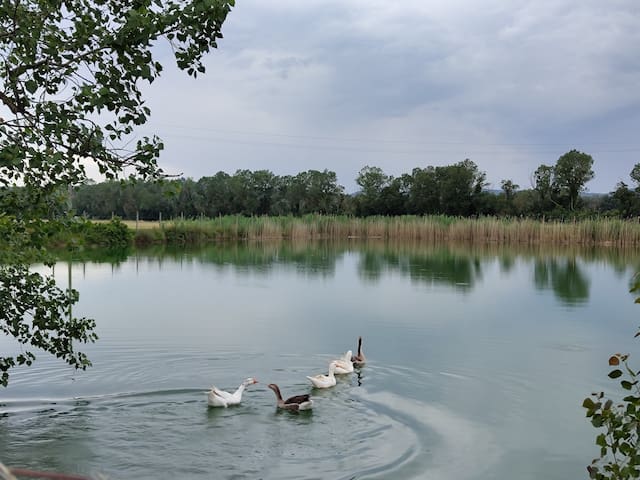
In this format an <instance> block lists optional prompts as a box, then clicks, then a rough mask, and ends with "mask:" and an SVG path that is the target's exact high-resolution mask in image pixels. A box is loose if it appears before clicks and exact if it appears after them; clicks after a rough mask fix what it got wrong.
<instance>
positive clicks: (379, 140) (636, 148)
mask: <svg viewBox="0 0 640 480" xmlns="http://www.w3.org/2000/svg"><path fill="white" fill-rule="evenodd" d="M154 124H155V125H159V126H165V127H169V128H178V129H183V130H190V131H192V130H199V131H205V132H213V133H218V134H229V135H256V136H265V137H276V138H292V139H304V140H322V141H326V140H328V141H334V142H356V143H357V142H360V143H388V144H402V145H452V146H485V147H518V146H520V147H522V146H531V147H536V146H538V147H552V146H558V147H561V146H567V145H571V144H583V145H633V148H632V149H631V150H630V151H640V146H636V145H635V144H631V143H629V142H586V143H585V142H468V141H459V140H457V141H417V140H411V139H383V138H348V137H332V136H318V135H293V134H285V133H273V132H256V131H248V130H224V129H218V128H211V127H194V126H185V125H177V124H170V123H154ZM175 135H176V136H178V135H180V134H175ZM197 138H203V137H201V136H197ZM204 138H207V137H204ZM625 151H626V150H625Z"/></svg>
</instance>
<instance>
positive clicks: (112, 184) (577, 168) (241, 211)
mask: <svg viewBox="0 0 640 480" xmlns="http://www.w3.org/2000/svg"><path fill="white" fill-rule="evenodd" d="M592 167H593V158H592V157H591V156H590V155H588V154H586V153H582V152H579V151H577V150H571V151H570V152H567V153H565V154H564V155H562V156H561V157H560V158H559V159H558V160H557V162H556V164H555V165H540V166H539V167H538V168H537V169H536V170H535V171H534V172H533V173H532V175H531V188H529V189H522V190H521V189H520V186H519V185H517V184H515V183H514V182H513V181H512V180H510V179H504V180H502V181H501V183H500V187H501V188H500V190H488V189H487V187H488V184H487V182H486V173H485V172H483V171H480V170H479V168H478V166H477V165H476V164H475V163H474V162H473V161H471V160H469V159H466V160H464V161H461V162H458V163H455V164H452V165H445V166H437V167H434V166H428V167H425V168H414V169H413V170H412V172H411V173H406V174H403V175H401V176H399V177H393V176H391V175H387V174H386V173H385V172H384V171H383V170H382V169H381V168H379V167H375V166H365V167H364V168H363V169H362V170H360V172H359V173H358V176H357V178H356V183H357V184H358V186H359V187H360V190H359V191H358V192H357V193H355V194H347V193H345V189H344V187H343V186H341V185H339V184H338V181H337V176H336V174H335V172H332V171H329V170H323V171H318V170H307V171H304V172H301V173H298V174H297V175H293V176H292V175H284V176H279V175H275V174H274V173H272V172H270V171H269V170H256V171H250V170H238V171H236V172H235V173H234V174H232V175H231V174H228V173H225V172H218V173H216V174H215V175H213V176H209V177H202V178H200V179H199V180H193V179H190V178H187V179H184V178H181V179H170V180H164V181H162V182H144V181H135V180H126V181H108V182H104V183H91V182H89V183H86V184H83V185H82V186H80V187H78V188H76V189H75V190H74V191H73V192H71V201H69V198H68V196H66V195H67V192H58V195H57V196H56V197H55V200H52V201H50V202H49V204H50V205H51V207H50V208H51V209H58V210H60V212H64V211H68V209H69V207H71V208H72V209H73V211H74V212H75V213H76V214H78V215H83V216H86V217H89V218H96V219H105V218H111V217H112V216H118V217H121V218H124V219H134V218H136V216H138V218H140V219H141V220H157V219H158V218H159V216H162V217H163V218H166V219H168V218H175V217H184V218H198V217H217V216H221V215H246V216H250V215H294V216H299V215H305V214H309V213H320V214H347V215H356V216H368V215H404V214H412V215H426V214H446V215H454V216H479V215H497V216H525V217H536V218H541V217H547V218H574V217H576V216H583V215H593V214H599V215H608V216H622V217H631V216H638V215H640V163H639V164H637V165H635V167H634V168H633V170H632V171H631V173H630V177H631V180H632V181H633V182H634V184H635V185H634V186H633V187H629V186H628V185H627V184H626V183H624V182H620V183H619V184H618V185H617V186H616V189H615V190H614V191H613V192H611V193H609V194H606V195H599V196H585V195H583V192H584V190H585V185H586V183H587V182H588V181H589V180H591V179H593V178H594V173H593V170H592ZM11 196H12V201H11V202H7V201H6V200H7V198H9V197H11ZM2 197H5V198H4V201H3V202H2V203H3V204H4V205H5V206H6V205H7V204H15V206H16V209H17V210H18V211H19V209H20V203H21V202H22V203H24V202H27V201H28V199H22V200H21V199H20V194H19V189H13V190H4V191H2V192H0V200H2Z"/></svg>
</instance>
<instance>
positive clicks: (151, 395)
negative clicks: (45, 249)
mask: <svg viewBox="0 0 640 480" xmlns="http://www.w3.org/2000/svg"><path fill="white" fill-rule="evenodd" d="M69 265H70V269H71V275H72V283H73V286H74V287H75V288H77V289H78V290H79V291H80V293H81V300H80V304H79V305H78V307H76V309H75V312H74V313H75V314H77V315H87V316H92V317H94V318H96V320H97V324H98V328H97V331H98V334H99V336H100V340H99V341H98V343H96V344H95V345H91V346H88V347H86V348H85V350H86V351H87V353H88V354H89V356H90V358H91V360H92V361H93V364H94V366H93V367H92V368H91V369H89V370H87V371H86V372H76V371H74V370H73V369H71V368H69V367H66V366H64V365H63V364H61V363H60V362H59V361H57V360H55V359H51V358H48V357H47V356H45V355H40V356H39V357H38V360H37V362H36V363H35V364H34V365H33V366H32V367H30V368H24V369H19V370H16V371H15V372H14V374H13V375H12V377H11V383H10V386H9V387H8V388H7V389H4V390H1V391H0V461H1V462H3V463H5V464H7V465H10V466H14V467H23V468H33V469H39V470H53V471H57V472H75V473H86V474H96V473H102V474H105V475H107V476H108V477H109V478H122V479H124V478H128V479H130V478H136V479H152V478H154V479H158V478H203V479H204V478H207V479H209V478H216V479H234V478H238V479H239V478H256V479H257V478H261V479H353V478H357V479H369V478H371V479H373V478H394V479H405V478H406V479H410V478H416V479H452V480H453V479H455V480H459V479H467V478H468V479H516V478H517V479H540V478H545V479H557V480H561V479H562V480H565V479H567V478H581V477H586V470H585V465H587V464H588V463H589V462H590V460H591V459H592V458H593V456H594V455H595V454H596V453H597V451H596V448H595V446H594V439H595V433H596V431H595V429H593V428H592V427H591V426H590V425H589V423H588V422H587V421H586V420H585V418H584V411H583V409H582V408H581V406H580V405H581V403H582V400H583V398H584V397H585V396H588V394H589V393H590V392H591V391H594V390H602V389H604V390H605V391H612V392H615V391H616V384H615V382H613V381H611V380H608V379H607V377H606V373H607V372H608V367H607V365H606V361H607V358H608V356H609V355H610V354H611V353H614V352H618V351H622V352H633V348H634V345H635V344H634V343H633V338H632V337H633V334H634V333H635V331H636V327H637V326H638V324H640V322H639V314H640V306H636V305H634V303H633V297H632V295H631V294H629V293H628V287H629V282H630V279H631V277H632V275H633V273H634V272H635V271H636V270H637V269H638V266H639V265H640V256H639V255H638V254H636V253H630V252H620V251H616V250H611V249H609V250H572V249H560V250H555V251H545V250H539V249H521V250H518V249H498V248H488V247H484V248H476V247H465V246H458V247H446V246H443V247H433V246H424V245H419V244H394V245H390V244H385V243H383V242H368V243H347V244H327V243H322V244H291V243H273V244H254V245H246V244H242V245H227V246H223V245H216V246H212V247H208V248H204V249H198V250H184V251H182V250H181V251H138V252H129V253H117V252H116V253H111V254H110V256H106V257H103V258H98V260H96V259H91V258H86V259H78V258H77V257H76V259H75V260H74V261H73V262H72V263H69V262H67V261H64V260H63V261H61V262H60V263H58V264H57V265H56V270H55V273H56V276H57V277H58V278H59V280H60V282H61V284H62V285H66V282H67V278H68V272H69ZM358 335H362V336H363V337H364V347H365V352H366V354H367V357H368V358H369V363H368V364H367V365H366V366H365V367H363V368H362V369H361V370H360V371H357V372H355V373H354V374H351V375H349V376H344V377H341V378H339V380H338V384H337V386H336V387H335V388H333V389H329V390H321V391H319V390H312V389H311V388H310V384H309V383H308V381H307V380H306V378H305V376H306V375H311V374H316V373H322V372H323V371H326V369H327V365H328V362H329V361H330V360H331V359H332V358H334V357H337V356H339V355H342V354H343V353H344V352H345V351H346V350H347V349H353V350H355V347H356V339H357V337H358ZM16 348H17V347H16V346H15V345H14V344H13V343H11V342H10V341H9V339H4V338H0V351H2V352H7V351H8V352H13V351H16ZM18 350H19V348H18ZM249 376H254V377H256V378H257V379H258V380H259V381H260V383H259V384H257V385H254V386H252V387H249V389H248V390H247V392H245V396H244V399H243V402H242V405H240V406H238V407H233V408H228V409H212V408H207V402H206V391H207V389H208V388H209V387H210V386H211V385H212V384H215V385H216V386H218V387H220V388H223V389H227V390H233V389H235V388H236V387H237V386H238V384H239V383H240V382H241V381H242V380H243V379H244V378H246V377H249ZM270 382H273V383H277V384H279V385H280V387H281V389H282V390H283V393H284V395H285V396H286V395H293V394H300V393H311V394H312V396H313V397H314V399H315V408H314V410H313V412H311V413H307V414H293V413H290V412H278V411H277V410H276V408H275V397H274V395H273V393H272V392H271V391H270V390H268V389H267V388H266V384H268V383H270Z"/></svg>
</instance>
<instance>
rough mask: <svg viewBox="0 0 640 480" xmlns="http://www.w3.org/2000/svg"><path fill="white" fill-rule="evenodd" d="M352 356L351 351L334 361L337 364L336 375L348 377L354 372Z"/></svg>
mask: <svg viewBox="0 0 640 480" xmlns="http://www.w3.org/2000/svg"><path fill="white" fill-rule="evenodd" d="M352 355H353V353H352V352H351V350H349V351H348V352H347V353H345V354H344V355H343V356H342V357H340V358H337V359H336V360H333V362H335V364H336V375H346V374H347V373H351V372H353V362H352V361H351V356H352Z"/></svg>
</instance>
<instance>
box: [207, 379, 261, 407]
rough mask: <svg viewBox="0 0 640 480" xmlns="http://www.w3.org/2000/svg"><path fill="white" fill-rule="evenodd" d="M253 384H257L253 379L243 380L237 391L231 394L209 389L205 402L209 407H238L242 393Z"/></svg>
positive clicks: (212, 388) (213, 388)
mask: <svg viewBox="0 0 640 480" xmlns="http://www.w3.org/2000/svg"><path fill="white" fill-rule="evenodd" d="M254 383H258V381H257V380H256V379H255V378H253V377H250V378H247V379H245V380H244V381H243V382H242V383H241V384H240V386H239V387H238V389H237V390H236V391H235V392H233V393H229V392H225V391H224V390H218V389H217V388H216V387H215V386H213V387H211V390H209V396H208V398H207V402H208V403H209V406H210V407H225V408H226V407H228V406H229V405H238V404H239V403H240V402H241V401H242V392H244V389H245V388H247V387H248V386H249V385H253V384H254Z"/></svg>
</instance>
